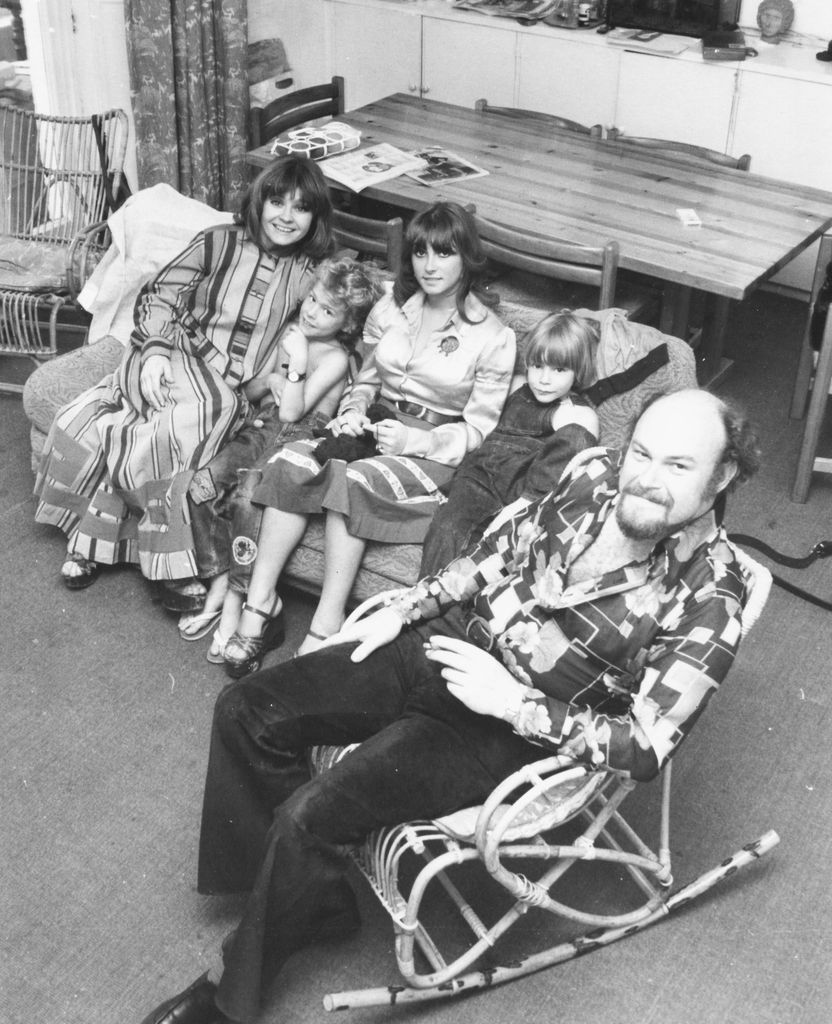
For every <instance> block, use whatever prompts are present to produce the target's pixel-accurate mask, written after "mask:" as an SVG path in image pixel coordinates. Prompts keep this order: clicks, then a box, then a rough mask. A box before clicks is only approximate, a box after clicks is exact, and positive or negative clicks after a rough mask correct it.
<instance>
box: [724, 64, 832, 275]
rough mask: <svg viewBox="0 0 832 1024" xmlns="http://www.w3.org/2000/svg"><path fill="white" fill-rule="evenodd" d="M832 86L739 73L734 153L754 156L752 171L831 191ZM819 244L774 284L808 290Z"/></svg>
mask: <svg viewBox="0 0 832 1024" xmlns="http://www.w3.org/2000/svg"><path fill="white" fill-rule="evenodd" d="M830 124H832V88H830V87H829V86H828V85H826V84H823V83H820V82H808V81H801V80H800V79H797V78H781V77H779V76H778V75H760V74H755V73H753V72H746V71H742V72H741V73H740V88H739V102H738V104H737V114H736V122H735V125H734V141H733V149H734V150H735V151H736V152H737V153H750V154H751V170H752V171H753V172H754V173H756V174H765V175H769V176H770V177H773V178H783V179H785V180H786V181H794V182H797V183H798V184H800V185H811V186H814V187H815V188H823V189H827V190H828V191H832V133H830V132H829V130H828V127H825V126H828V125H830ZM816 257H817V245H814V246H812V247H811V248H810V249H807V250H806V251H805V252H803V253H801V254H800V255H799V256H798V257H797V258H796V259H794V260H792V262H791V263H790V264H789V265H788V266H787V267H786V268H784V270H783V271H781V273H780V274H778V275H777V277H775V278H774V280H775V281H776V282H777V283H778V284H782V285H786V286H787V287H790V288H798V289H801V290H803V291H808V290H809V289H810V288H811V283H812V274H813V273H814V265H815V259H816Z"/></svg>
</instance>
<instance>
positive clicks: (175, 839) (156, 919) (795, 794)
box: [0, 295, 832, 1024]
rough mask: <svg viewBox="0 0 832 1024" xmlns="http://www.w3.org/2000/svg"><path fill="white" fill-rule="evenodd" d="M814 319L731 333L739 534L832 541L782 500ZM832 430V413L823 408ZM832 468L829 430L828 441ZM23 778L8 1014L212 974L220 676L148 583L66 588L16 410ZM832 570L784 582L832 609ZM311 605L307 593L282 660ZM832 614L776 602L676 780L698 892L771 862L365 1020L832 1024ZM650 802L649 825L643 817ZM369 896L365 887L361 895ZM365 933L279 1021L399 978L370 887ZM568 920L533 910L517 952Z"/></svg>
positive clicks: (12, 651)
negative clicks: (747, 426) (38, 511)
mask: <svg viewBox="0 0 832 1024" xmlns="http://www.w3.org/2000/svg"><path fill="white" fill-rule="evenodd" d="M800 314H801V307H800V306H799V305H798V304H796V303H794V302H791V301H788V300H785V299H782V298H778V297H776V296H771V295H766V296H762V297H761V298H759V299H757V300H755V302H754V304H751V303H747V304H745V305H744V306H743V307H742V308H741V309H740V310H739V311H737V313H736V314H735V315H734V317H733V320H732V330H731V336H732V354H733V355H734V356H735V357H736V358H737V365H736V367H735V369H734V371H733V374H732V376H731V377H730V378H729V379H728V380H727V381H726V383H725V385H724V388H723V390H724V391H725V392H726V393H730V394H732V395H734V396H736V397H737V398H739V399H740V400H742V401H743V403H744V404H745V405H746V406H747V407H748V408H749V409H750V410H751V411H752V412H753V414H754V415H755V416H756V417H757V418H758V420H759V421H760V423H761V425H762V428H763V433H764V440H765V448H766V456H767V457H766V465H765V469H764V470H763V472H762V473H761V475H760V477H759V478H758V480H757V481H755V482H754V483H753V484H751V485H750V486H749V487H748V488H747V489H746V491H745V492H744V493H741V494H740V495H738V496H737V497H736V498H735V499H733V500H732V503H731V508H730V511H729V519H730V522H731V523H732V525H733V527H734V528H735V529H737V530H741V531H743V532H747V533H752V534H755V535H757V536H760V537H763V538H765V539H767V540H769V541H770V542H771V543H774V544H775V545H780V546H781V547H785V548H788V549H789V550H794V551H802V550H804V549H805V548H807V547H809V546H811V544H813V543H814V542H815V541H816V540H817V539H819V538H821V537H829V536H832V517H830V514H829V512H830V508H832V500H830V499H832V478H830V479H829V480H823V479H816V480H815V482H814V483H813V486H812V490H811V494H810V498H809V501H808V502H807V504H806V505H794V504H792V503H791V502H790V500H789V498H788V494H789V490H790V486H791V476H792V473H793V467H794V461H795V458H796V453H797V447H798V444H799V439H800V424H799V423H793V422H790V421H789V420H788V415H787V413H788V404H789V397H790V390H791V376H792V373H793V367H794V359H795V349H796V336H797V333H798V331H799V324H800ZM830 418H832V417H830ZM824 443H825V444H827V450H828V451H832V438H830V437H828V436H827V437H826V438H825V442H824ZM0 468H1V469H2V475H0V540H1V541H2V546H1V547H0V550H2V552H3V559H4V571H3V583H2V593H0V607H2V610H3V616H2V622H3V633H4V636H3V667H2V679H3V695H4V698H3V712H4V713H3V719H2V737H3V743H2V747H0V772H2V778H3V780H4V786H3V800H2V808H3V814H2V823H0V858H2V865H3V885H2V888H0V943H1V944H2V963H0V992H2V995H0V1022H2V1024H132V1022H134V1021H135V1022H136V1024H138V1021H140V1020H141V1019H142V1017H143V1015H144V1014H145V1013H146V1012H147V1011H148V1010H149V1009H150V1008H151V1007H152V1006H153V1005H154V1004H155V1003H156V1002H157V1001H158V1000H159V999H161V998H162V997H164V996H166V995H168V994H171V993H172V992H173V991H175V990H176V989H178V988H180V987H182V986H183V985H184V984H186V983H187V982H189V981H191V980H192V979H193V978H194V977H196V975H197V974H199V973H200V972H201V971H202V970H204V969H205V967H206V966H207V964H208V962H209V960H210V957H211V955H212V952H213V950H214V949H215V948H216V946H217V943H218V942H219V940H220V938H221V937H222V936H223V935H224V933H225V931H226V930H227V929H228V928H229V927H230V925H231V924H232V923H233V921H234V920H235V914H236V912H237V909H238V903H237V901H236V900H235V899H231V898H229V899H208V898H204V897H201V896H198V895H197V894H196V892H195V888H194V886H195V854H196V843H197V830H198V817H199V806H200V799H201V787H202V777H203V772H204V767H205V758H206V753H207V738H208V725H209V721H210V715H211V709H212V706H213V702H214V699H215V697H216V694H217V693H218V691H219V690H220V688H221V687H222V685H223V683H224V676H223V675H222V672H221V670H220V669H218V668H216V667H214V666H211V665H208V664H207V662H206V661H205V659H204V654H205V648H206V642H201V643H195V644H186V643H183V642H182V641H180V640H179V638H178V636H177V633H176V630H175V628H174V622H175V620H174V619H172V618H171V617H170V616H168V615H167V613H165V612H164V611H163V610H162V609H161V608H160V607H159V606H158V605H155V604H153V602H152V601H151V599H150V595H149V593H148V591H147V589H146V586H145V584H144V583H143V581H142V580H141V578H140V577H139V576H138V574H137V573H135V572H134V571H132V570H130V569H118V570H113V571H110V572H107V573H105V574H104V575H103V577H102V578H101V579H100V580H99V582H98V583H96V585H95V586H94V587H92V588H91V589H90V590H87V591H83V592H79V593H69V592H68V591H66V590H65V589H64V588H63V587H62V586H61V584H60V581H59V579H58V567H59V564H60V561H61V553H62V551H63V543H62V539H61V537H60V536H59V535H58V534H57V532H56V531H54V530H52V529H49V528H45V527H40V526H36V525H35V524H34V523H33V521H32V508H33V506H32V501H31V497H30V488H31V475H30V472H29V469H28V443H27V426H26V423H25V418H24V416H23V414H22V411H21V407H20V401H19V399H17V398H12V397H2V398H0ZM830 568H832V563H829V562H827V563H823V562H821V563H818V564H817V565H816V566H814V567H813V568H812V569H810V570H807V571H805V572H792V573H790V574H789V575H790V577H791V578H793V579H795V580H796V581H798V582H800V583H803V584H805V585H807V586H810V587H811V588H813V589H814V590H815V591H816V592H817V593H819V594H821V595H822V596H824V597H826V598H832V586H830V578H831V577H830ZM310 614H311V607H310V605H309V602H308V600H307V599H305V598H303V597H301V596H297V595H295V596H292V597H290V599H289V602H288V617H289V623H290V627H291V629H290V636H289V639H288V641H287V644H286V647H285V648H284V649H283V650H282V651H281V652H277V653H276V654H275V655H272V656H271V657H272V658H273V659H274V660H277V659H278V658H280V657H285V656H286V654H285V653H284V652H285V651H289V650H291V649H292V648H293V646H294V645H295V644H296V643H297V642H298V640H299V639H300V637H301V636H302V634H303V632H304V629H305V627H306V624H307V623H308V620H309V617H310ZM830 623H832V618H831V617H830V615H829V613H826V612H823V611H820V610H817V609H814V608H811V607H810V606H809V605H806V604H804V603H802V602H800V601H798V600H797V599H795V598H793V597H791V596H789V595H787V594H785V593H783V592H782V591H779V590H777V589H775V591H774V592H773V594H772V597H771V600H770V602H769V606H768V608H767V610H766V612H765V615H764V618H763V620H762V621H761V623H760V624H759V625H758V627H757V629H756V630H755V631H754V633H752V635H751V637H750V638H749V640H748V641H747V642H746V644H745V645H744V646H743V649H742V651H741V654H740V657H739V659H738V662H737V664H736V666H735V669H734V670H733V672H732V674H731V676H730V678H729V680H728V682H727V683H726V685H725V687H724V688H723V691H722V692H721V693H720V694H719V695H718V696H717V697H716V698H715V700H714V702H713V703H712V705H711V708H710V710H709V712H708V714H707V716H706V717H705V719H704V720H703V721H702V723H701V724H700V725H699V726H698V728H697V730H696V731H695V732H694V734H693V736H692V737H691V739H690V741H689V742H688V744H687V746H686V748H685V749H684V750H683V751H682V753H681V754H680V756H679V758H678V759H677V764H676V785H675V789H676V799H675V814H674V819H673V832H672V836H671V841H672V849H673V853H674V857H675V872H676V876H677V880H678V881H679V882H682V881H686V880H688V879H690V878H692V877H693V876H695V875H696V874H698V873H699V872H700V871H702V870H705V869H706V868H708V867H710V866H713V865H716V864H717V863H718V862H719V861H720V860H721V859H722V858H723V857H724V856H726V855H728V854H729V853H731V852H733V851H734V850H735V849H737V848H738V847H740V846H741V845H742V844H743V843H745V842H746V841H748V840H750V839H753V838H755V837H756V836H757V835H758V834H760V833H761V832H763V831H764V830H765V829H767V828H775V829H777V831H778V832H779V833H780V835H781V836H782V843H781V845H780V846H779V847H778V848H777V850H776V851H775V852H774V853H773V854H772V855H770V856H769V857H768V858H767V859H766V860H764V861H763V862H761V863H760V864H758V865H755V866H754V867H752V868H751V869H747V870H746V872H745V873H744V874H741V875H739V876H738V877H736V878H735V879H733V880H731V881H729V882H727V883H724V884H723V885H722V886H721V887H719V888H717V889H715V890H712V891H711V893H709V894H708V895H707V896H706V897H705V898H704V899H702V900H701V901H699V902H698V903H695V904H693V905H692V906H690V907H689V908H688V909H686V910H685V911H683V912H681V913H680V914H679V915H678V916H676V917H674V918H672V919H671V920H669V921H667V922H666V923H663V924H660V925H658V926H656V927H655V928H653V929H648V930H647V931H645V932H644V933H642V934H641V935H638V936H635V937H633V938H630V939H628V940H627V941H625V942H621V943H618V944H616V945H614V946H611V947H609V948H607V949H605V950H602V951H600V952H596V953H593V954H592V955H591V956H586V957H583V958H582V959H580V960H577V961H573V962H571V963H569V964H566V965H563V966H561V967H555V968H553V969H550V970H548V971H546V972H544V973H542V974H539V975H536V976H533V977H531V978H528V979H526V980H523V981H520V982H516V983H514V984H512V985H508V986H505V987H503V988H498V989H495V990H494V991H493V992H490V993H486V994H483V995H474V996H470V997H466V998H464V999H460V1000H457V1001H452V1002H448V1003H444V1004H427V1005H422V1006H421V1007H410V1008H404V1007H400V1008H397V1009H395V1010H391V1009H389V1008H381V1009H367V1010H357V1011H352V1013H351V1015H350V1016H351V1019H353V1020H355V1021H357V1022H363V1024H376V1022H381V1021H391V1020H400V1021H403V1022H413V1021H422V1020H430V1021H432V1022H433V1021H436V1022H445V1021H448V1022H450V1021H453V1022H454V1024H467V1022H474V1021H482V1020H493V1021H495V1022H497V1021H499V1022H503V1021H521V1020H522V1021H524V1022H527V1024H538V1022H539V1024H543V1022H546V1024H549V1022H552V1021H569V1022H570V1024H594V1022H598V1021H601V1020H603V1021H611V1022H613V1024H723V1022H726V1021H729V1022H731V1024H818V1022H822V1021H826V1020H829V1019H830V1018H832V981H830V973H829V963H828V960H829V952H828V950H829V943H830V938H831V937H832V927H831V926H830V923H829V922H830V920H832V905H830V904H832V899H830V886H829V882H828V875H827V864H826V855H827V851H828V849H829V848H830V845H832V844H830V821H832V814H830V811H832V778H830V765H832V757H830V754H829V742H828V736H829V727H830V715H829V708H830V697H829V683H828V679H829V670H828V664H829V661H830V656H831V655H832V630H830ZM654 810H655V794H654V792H653V788H652V787H645V788H644V790H643V791H641V792H640V793H638V794H637V799H636V802H635V807H634V810H633V815H634V818H635V819H637V820H638V821H639V822H640V823H647V822H649V821H650V820H651V819H652V817H653V813H654ZM359 884H360V883H359ZM359 892H360V900H361V906H362V912H363V916H364V928H363V929H362V931H361V933H360V934H359V935H358V936H357V937H355V938H353V939H351V940H349V941H347V942H344V943H339V944H337V945H330V946H318V947H314V948H312V949H311V950H309V951H306V952H304V953H301V954H299V955H298V956H297V957H296V958H295V959H294V960H293V961H292V962H291V963H290V965H289V967H288V968H287V970H286V972H285V974H284V976H283V977H282V978H281V985H280V989H279V991H276V992H275V993H274V996H273V998H272V1000H271V1001H270V1004H269V1007H268V1009H267V1012H266V1014H265V1015H264V1022H265V1024H277V1022H278V1021H281V1022H292V1024H294V1022H298V1024H300V1022H321V1021H324V1020H325V1019H331V1017H329V1016H328V1015H327V1014H326V1013H325V1011H324V1010H323V1009H322V1005H321V998H322V996H323V995H324V994H325V993H327V992H333V991H339V990H343V989H350V988H357V987H360V986H362V985H383V984H388V983H395V981H396V972H395V969H394V967H393V961H392V933H391V929H390V927H389V925H388V924H387V922H386V919H385V918H384V916H383V914H382V912H381V910H380V909H379V908H378V907H377V906H376V904H375V902H374V901H373V899H372V898H371V897H370V895H369V894H368V892H367V891H366V889H364V888H359ZM553 934H555V929H554V926H553V925H552V923H551V922H549V921H548V920H546V921H540V920H539V919H537V918H536V917H534V915H530V916H529V918H528V919H527V920H526V922H524V928H523V930H522V932H521V933H520V934H518V936H517V938H516V939H512V940H510V942H509V952H521V951H523V950H525V949H527V948H529V947H531V946H532V945H533V943H534V942H535V941H536V940H538V939H539V938H540V937H541V936H542V937H546V938H548V939H551V937H552V936H553Z"/></svg>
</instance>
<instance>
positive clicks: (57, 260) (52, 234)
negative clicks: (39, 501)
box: [0, 107, 128, 393]
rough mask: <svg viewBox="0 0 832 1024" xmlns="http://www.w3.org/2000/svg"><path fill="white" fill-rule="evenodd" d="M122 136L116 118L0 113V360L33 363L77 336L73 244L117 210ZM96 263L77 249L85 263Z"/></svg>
mask: <svg viewBox="0 0 832 1024" xmlns="http://www.w3.org/2000/svg"><path fill="white" fill-rule="evenodd" d="M127 130H128V129H127V115H126V114H125V113H124V111H123V110H109V111H107V112H106V113H103V114H96V115H92V116H88V117H55V116H47V115H44V114H36V113H33V112H32V111H29V110H20V109H18V108H15V107H0V137H2V139H3V153H2V157H0V186H2V187H0V354H3V355H12V356H25V357H28V358H30V359H32V360H34V361H35V362H37V361H39V360H42V359H45V358H48V357H50V356H54V355H55V353H56V351H57V343H58V329H59V326H66V327H67V329H68V330H75V331H79V332H83V331H85V329H86V322H87V318H86V314H85V313H84V311H83V310H81V308H80V307H79V306H78V305H77V303H76V301H75V300H76V297H77V288H76V278H75V276H74V275H72V274H71V273H70V272H69V271H70V263H71V258H72V257H73V255H74V253H75V248H74V246H73V242H75V243H76V245H77V242H78V239H79V238H83V237H84V236H85V234H86V232H88V231H89V230H90V228H91V227H92V226H93V225H96V224H97V223H99V222H100V221H102V220H103V219H104V218H106V217H107V215H108V214H109V213H110V212H111V211H112V210H113V209H115V207H116V206H117V205H118V201H119V197H120V194H121V193H122V188H121V186H122V175H123V167H124V156H125V152H126V149H127ZM100 254H101V251H99V250H95V249H94V247H93V248H90V247H88V249H87V257H88V258H89V259H92V258H93V257H94V255H97V256H100ZM22 390H23V385H22V384H16V383H11V382H0V391H13V392H18V393H19V392H21V391H22Z"/></svg>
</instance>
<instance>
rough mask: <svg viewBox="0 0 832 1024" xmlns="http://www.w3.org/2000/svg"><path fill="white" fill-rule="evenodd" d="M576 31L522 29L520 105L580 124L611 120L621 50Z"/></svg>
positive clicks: (607, 122)
mask: <svg viewBox="0 0 832 1024" xmlns="http://www.w3.org/2000/svg"><path fill="white" fill-rule="evenodd" d="M573 35H574V33H570V32H565V33H560V34H559V35H557V36H555V35H550V36H542V35H541V36H536V35H531V34H528V35H526V34H525V33H524V34H522V35H520V41H519V55H518V65H519V75H518V86H517V106H518V107H525V108H526V109H528V110H542V111H544V112H545V113H547V114H557V115H558V116H560V117H568V118H569V119H570V120H572V121H579V122H580V123H581V124H586V125H593V124H603V125H611V124H612V123H613V119H614V117H615V93H616V89H617V88H618V60H619V57H620V53H619V52H618V51H617V50H616V49H614V48H613V47H611V46H599V45H585V44H582V43H580V42H579V41H578V40H574V41H573Z"/></svg>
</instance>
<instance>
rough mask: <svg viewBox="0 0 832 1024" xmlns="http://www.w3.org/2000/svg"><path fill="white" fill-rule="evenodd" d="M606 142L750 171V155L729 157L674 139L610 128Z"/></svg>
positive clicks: (718, 151)
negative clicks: (652, 137)
mask: <svg viewBox="0 0 832 1024" xmlns="http://www.w3.org/2000/svg"><path fill="white" fill-rule="evenodd" d="M607 141H609V142H622V143H624V145H625V146H640V147H641V148H643V149H651V150H653V151H654V152H655V151H658V152H668V153H676V154H681V155H682V156H687V157H690V159H691V160H697V161H700V162H702V163H705V164H715V165H716V166H718V167H734V168H736V170H738V171H748V170H750V169H751V155H750V154H749V153H743V155H742V156H730V155H729V154H728V153H723V152H721V151H720V150H718V149H708V147H707V146H694V145H692V144H691V143H689V142H676V141H675V140H674V139H650V138H641V137H639V136H635V135H625V134H624V132H622V131H621V130H620V129H619V128H610V129H609V130H608V131H607Z"/></svg>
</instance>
